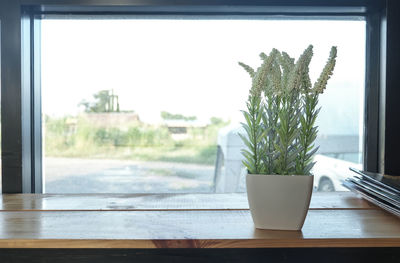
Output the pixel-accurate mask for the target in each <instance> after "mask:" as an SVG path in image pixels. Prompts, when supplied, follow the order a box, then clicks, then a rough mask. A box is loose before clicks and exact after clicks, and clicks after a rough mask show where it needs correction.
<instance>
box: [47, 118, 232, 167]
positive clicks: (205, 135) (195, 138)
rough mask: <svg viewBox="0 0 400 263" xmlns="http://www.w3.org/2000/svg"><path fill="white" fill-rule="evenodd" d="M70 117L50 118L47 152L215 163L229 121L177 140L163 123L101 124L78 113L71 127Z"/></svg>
mask: <svg viewBox="0 0 400 263" xmlns="http://www.w3.org/2000/svg"><path fill="white" fill-rule="evenodd" d="M70 119H71V118H68V117H63V118H58V119H50V118H47V119H46V129H45V155H46V156H48V157H71V158H72V157H74V158H92V159H93V158H98V159H106V158H107V159H125V160H139V161H165V162H179V163H193V164H207V165H214V163H215V160H216V154H217V146H216V141H217V136H218V131H219V129H220V128H221V127H223V126H225V125H226V124H227V123H218V124H212V125H209V126H207V127H206V128H191V129H189V130H188V134H187V138H186V139H185V140H174V139H173V138H172V136H171V134H170V133H169V131H168V129H167V128H166V127H163V126H150V125H145V124H143V123H139V122H136V123H129V124H127V125H125V126H124V127H98V126H94V125H93V124H91V123H90V122H89V121H88V120H87V119H85V118H83V117H78V118H76V124H75V125H74V126H73V127H71V125H69V124H68V123H70Z"/></svg>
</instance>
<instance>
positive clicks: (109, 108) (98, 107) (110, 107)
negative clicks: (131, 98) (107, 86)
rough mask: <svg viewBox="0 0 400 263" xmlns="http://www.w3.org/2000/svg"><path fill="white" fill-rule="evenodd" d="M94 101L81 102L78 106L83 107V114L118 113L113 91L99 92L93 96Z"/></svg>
mask: <svg viewBox="0 0 400 263" xmlns="http://www.w3.org/2000/svg"><path fill="white" fill-rule="evenodd" d="M93 98H94V101H92V102H88V101H86V100H83V101H82V102H81V103H79V106H83V107H85V112H87V113H90V112H119V111H120V109H119V100H118V95H115V94H114V91H113V90H111V91H110V90H100V91H99V92H97V93H95V94H94V95H93Z"/></svg>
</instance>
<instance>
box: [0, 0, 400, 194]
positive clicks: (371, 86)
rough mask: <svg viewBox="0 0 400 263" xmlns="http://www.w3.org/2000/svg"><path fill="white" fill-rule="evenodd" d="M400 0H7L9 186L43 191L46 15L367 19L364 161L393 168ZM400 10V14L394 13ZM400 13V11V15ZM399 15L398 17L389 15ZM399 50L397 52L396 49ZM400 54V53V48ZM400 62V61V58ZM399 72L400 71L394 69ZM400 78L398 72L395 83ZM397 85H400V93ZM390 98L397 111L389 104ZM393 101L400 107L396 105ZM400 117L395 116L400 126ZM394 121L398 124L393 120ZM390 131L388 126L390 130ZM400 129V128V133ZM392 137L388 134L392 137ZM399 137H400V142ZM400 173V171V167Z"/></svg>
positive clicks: (370, 166)
mask: <svg viewBox="0 0 400 263" xmlns="http://www.w3.org/2000/svg"><path fill="white" fill-rule="evenodd" d="M391 5H397V6H398V5H399V4H396V2H395V0H387V1H386V3H385V2H384V1H380V0H370V1H368V0H336V1H325V0H298V1H293V0H292V1H290V0H281V1H273V0H264V1H262V0H250V1H245V0H220V1H211V0H206V1H202V2H201V5H200V4H199V3H198V2H197V1H191V0H181V1H178V2H177V1H173V0H146V1H139V0H116V1H112V0H59V1H57V4H54V1H51V0H19V1H16V0H15V1H12V0H9V1H2V2H1V3H0V10H1V11H0V21H1V26H2V27H1V53H0V54H2V56H1V71H2V72H1V73H2V74H1V84H2V85H1V87H2V90H1V96H2V98H3V99H2V100H1V107H2V111H1V114H2V115H1V117H2V118H1V119H2V126H1V129H2V192H3V193H41V192H42V184H43V182H42V149H41V147H42V142H41V140H42V136H41V135H42V131H41V101H40V100H41V94H40V71H39V70H38V68H39V67H38V66H39V65H40V56H39V55H38V54H39V52H40V18H41V17H42V16H43V15H46V14H51V15H68V14H70V15H73V14H79V15H123V14H135V15H138V14H146V15H211V16H212V15H240V16H254V15H264V16H265V15H268V16H271V17H280V18H282V17H293V16H294V17H302V18H303V17H306V18H308V17H309V18H334V17H338V16H340V17H354V16H362V17H365V19H366V25H367V28H366V32H367V34H366V74H365V75H366V79H365V114H364V123H365V125H364V146H363V155H364V156H363V159H364V169H365V170H368V171H373V172H383V171H385V172H386V169H384V166H383V164H384V163H385V164H386V165H389V167H395V170H396V169H397V171H399V165H398V163H397V161H396V160H394V159H395V155H394V152H393V151H390V152H385V147H384V146H385V145H386V146H387V145H391V143H393V138H391V137H387V134H385V131H386V129H385V125H386V123H385V118H386V121H388V119H389V117H390V121H393V119H395V115H396V114H393V113H392V112H394V113H396V112H395V111H396V110H397V112H398V111H399V105H396V104H394V103H393V104H390V105H387V101H386V97H385V92H386V93H390V94H397V95H398V94H399V91H395V89H394V88H395V85H389V86H388V85H385V84H387V83H385V80H386V74H387V72H389V70H392V71H395V69H393V65H396V64H395V63H398V62H396V61H395V60H393V59H392V60H390V61H391V62H392V64H387V63H388V62H390V61H389V60H388V59H386V41H389V40H387V39H388V34H386V28H391V27H390V26H389V25H388V24H387V21H388V20H387V10H388V6H391ZM392 16H395V15H394V14H392ZM395 19H397V20H399V18H395ZM389 21H391V20H389ZM396 43H398V35H397V42H395V43H394V44H392V45H395V44H396ZM394 56H395V57H396V54H395V55H394ZM397 57H399V55H398V54H397ZM397 65H398V64H397ZM394 74H395V73H394V72H393V73H392V75H391V76H392V77H393V75H394ZM396 83H399V80H398V79H396V78H395V79H394V80H392V83H391V84H396ZM396 92H397V93H396ZM388 106H390V112H386V114H385V109H387V108H388ZM393 107H394V108H395V110H393ZM398 122H399V121H397V123H395V127H396V125H397V129H398V126H399V125H398ZM392 126H393V125H392ZM386 133H387V131H386ZM399 134H400V133H399ZM385 138H386V140H385ZM397 145H398V144H397ZM399 174H400V173H399Z"/></svg>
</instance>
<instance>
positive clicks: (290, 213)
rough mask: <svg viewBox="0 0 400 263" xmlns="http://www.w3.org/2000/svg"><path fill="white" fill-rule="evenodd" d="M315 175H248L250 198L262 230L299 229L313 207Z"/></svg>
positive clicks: (256, 221)
mask: <svg viewBox="0 0 400 263" xmlns="http://www.w3.org/2000/svg"><path fill="white" fill-rule="evenodd" d="M313 182H314V176H305V175H261V174H247V176H246V187H247V198H248V201H249V207H250V211H251V216H252V217H253V221H254V225H255V227H256V228H260V229H276V230H300V229H301V228H302V227H303V224H304V220H305V218H306V216H307V212H308V208H309V206H310V200H311V194H312V190H313Z"/></svg>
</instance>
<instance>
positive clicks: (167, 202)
mask: <svg viewBox="0 0 400 263" xmlns="http://www.w3.org/2000/svg"><path fill="white" fill-rule="evenodd" d="M0 209H1V210H0V248H277V247H280V248H297V247H298V248H300V247H336V248H340V247H400V220H399V218H397V217H395V216H393V215H391V214H389V213H387V212H385V211H383V210H381V209H380V208H378V207H375V206H373V205H371V204H369V203H367V202H366V201H364V200H362V199H360V198H358V197H357V196H355V195H354V194H352V193H350V192H337V193H314V194H313V198H312V201H311V206H310V211H309V213H308V216H307V218H306V221H305V224H304V227H303V229H302V231H271V230H258V229H255V228H254V226H253V222H252V219H251V215H250V212H249V210H248V205H247V199H246V195H245V194H79V195H53V194H43V195H36V194H14V195H11V194H4V195H2V196H1V198H0Z"/></svg>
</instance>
